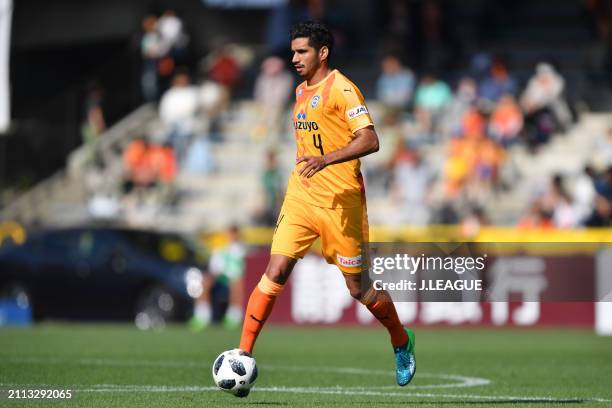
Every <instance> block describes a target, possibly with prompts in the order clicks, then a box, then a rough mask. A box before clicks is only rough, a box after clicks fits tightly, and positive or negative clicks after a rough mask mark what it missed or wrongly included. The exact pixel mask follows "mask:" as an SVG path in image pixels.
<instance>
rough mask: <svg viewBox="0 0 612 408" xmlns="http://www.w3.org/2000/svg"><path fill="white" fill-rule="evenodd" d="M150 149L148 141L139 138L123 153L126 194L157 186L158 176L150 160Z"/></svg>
mask: <svg viewBox="0 0 612 408" xmlns="http://www.w3.org/2000/svg"><path fill="white" fill-rule="evenodd" d="M149 149H150V144H149V142H148V140H147V139H145V138H143V137H138V138H136V139H134V140H132V141H131V142H130V143H129V144H128V145H127V147H126V149H125V151H124V152H123V167H124V169H125V174H126V175H125V182H126V183H125V191H126V192H130V191H132V190H133V189H136V190H137V191H139V190H142V189H145V188H149V187H152V186H153V185H154V184H155V182H156V178H157V174H156V171H155V168H154V167H153V163H152V162H151V160H150V156H149V151H150V150H149Z"/></svg>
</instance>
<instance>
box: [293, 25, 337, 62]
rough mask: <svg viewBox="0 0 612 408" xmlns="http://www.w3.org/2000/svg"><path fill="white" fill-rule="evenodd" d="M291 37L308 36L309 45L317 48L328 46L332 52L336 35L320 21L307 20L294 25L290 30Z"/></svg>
mask: <svg viewBox="0 0 612 408" xmlns="http://www.w3.org/2000/svg"><path fill="white" fill-rule="evenodd" d="M290 35H291V39H292V40H295V39H296V38H308V45H310V46H311V47H312V48H314V49H315V50H317V52H318V51H319V50H320V49H321V48H322V47H327V49H328V50H329V53H330V54H331V52H332V50H333V48H334V36H333V35H332V33H331V31H329V28H327V27H326V26H325V25H324V24H323V23H320V22H318V21H306V22H303V23H298V24H296V25H294V26H293V28H292V29H291V32H290Z"/></svg>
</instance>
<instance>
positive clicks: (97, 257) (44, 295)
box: [0, 227, 205, 328]
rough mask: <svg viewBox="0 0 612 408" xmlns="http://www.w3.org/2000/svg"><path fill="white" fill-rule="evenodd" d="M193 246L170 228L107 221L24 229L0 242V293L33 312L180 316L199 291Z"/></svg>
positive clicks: (197, 249) (80, 316)
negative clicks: (20, 238)
mask: <svg viewBox="0 0 612 408" xmlns="http://www.w3.org/2000/svg"><path fill="white" fill-rule="evenodd" d="M204 256H205V255H204V253H203V251H202V250H201V246H199V245H197V244H196V243H195V242H194V241H190V240H188V239H186V238H184V237H182V236H179V235H177V234H165V233H157V232H150V231H141V230H131V229H123V228H114V227H113V228H111V227H104V228H103V227H92V228H85V227H83V228H68V229H54V230H46V231H41V232H38V233H34V234H32V235H31V236H30V237H29V238H28V240H27V241H26V243H25V244H23V245H11V246H7V245H4V246H2V247H0V298H5V299H6V298H11V299H14V300H15V301H16V302H18V303H21V304H22V305H26V304H27V305H28V306H29V307H30V308H31V310H32V314H33V317H34V319H35V320H40V319H44V318H59V319H77V320H127V319H136V324H137V325H139V326H142V327H143V328H147V327H151V326H155V325H156V324H160V323H161V324H163V323H164V322H165V321H167V320H169V319H178V320H183V319H186V318H187V317H188V316H189V315H190V314H191V312H192V309H193V299H194V298H196V297H198V296H199V295H200V293H201V291H202V271H201V269H200V268H201V267H202V265H205V262H204V261H205V259H204Z"/></svg>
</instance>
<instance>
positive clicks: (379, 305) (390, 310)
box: [362, 287, 408, 347]
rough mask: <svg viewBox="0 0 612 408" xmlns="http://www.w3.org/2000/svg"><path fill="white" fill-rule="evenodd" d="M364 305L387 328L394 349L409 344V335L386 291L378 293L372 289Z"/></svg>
mask: <svg viewBox="0 0 612 408" xmlns="http://www.w3.org/2000/svg"><path fill="white" fill-rule="evenodd" d="M362 303H363V304H364V305H366V307H367V308H368V310H369V311H370V313H372V314H373V315H374V317H376V319H377V320H378V321H379V322H380V323H381V324H382V325H383V326H385V327H386V328H387V331H388V332H389V335H390V336H391V344H392V345H393V347H400V346H403V345H405V344H406V343H407V342H408V335H407V334H406V331H405V330H404V327H403V326H402V323H401V322H400V319H399V317H398V315H397V310H395V305H394V304H393V300H392V299H391V296H389V294H388V293H387V292H386V291H376V290H374V289H373V288H371V287H370V289H369V290H368V292H366V294H365V295H364V296H363V299H362Z"/></svg>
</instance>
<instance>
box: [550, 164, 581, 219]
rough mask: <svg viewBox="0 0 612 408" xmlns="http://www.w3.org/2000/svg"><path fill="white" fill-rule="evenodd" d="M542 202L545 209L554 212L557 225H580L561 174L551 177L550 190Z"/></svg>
mask: <svg viewBox="0 0 612 408" xmlns="http://www.w3.org/2000/svg"><path fill="white" fill-rule="evenodd" d="M541 203H542V207H543V208H544V209H545V210H547V211H549V212H551V213H552V218H553V222H554V225H555V227H557V228H574V227H576V226H577V225H578V214H577V213H576V209H575V208H574V206H573V202H572V198H571V196H570V195H569V193H568V192H567V190H566V188H565V185H564V181H563V177H562V176H561V175H559V174H557V175H554V176H553V177H552V178H551V180H550V185H549V188H548V192H547V193H546V194H545V195H544V197H542V199H541Z"/></svg>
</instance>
